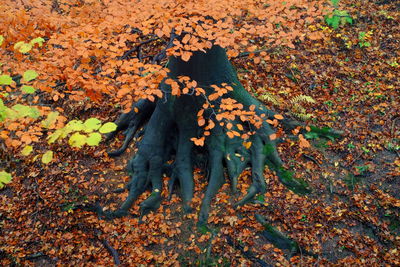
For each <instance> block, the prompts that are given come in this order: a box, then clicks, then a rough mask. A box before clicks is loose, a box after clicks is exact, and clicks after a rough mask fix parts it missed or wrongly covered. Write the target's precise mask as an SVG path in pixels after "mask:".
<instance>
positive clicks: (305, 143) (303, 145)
mask: <svg viewBox="0 0 400 267" xmlns="http://www.w3.org/2000/svg"><path fill="white" fill-rule="evenodd" d="M299 141H300V143H299V146H300V147H301V148H307V147H310V146H311V145H310V142H308V141H307V139H305V138H304V137H303V135H302V134H299Z"/></svg>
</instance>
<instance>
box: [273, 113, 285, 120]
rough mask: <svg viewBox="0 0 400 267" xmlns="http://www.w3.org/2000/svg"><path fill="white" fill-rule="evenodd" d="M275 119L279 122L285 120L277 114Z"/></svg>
mask: <svg viewBox="0 0 400 267" xmlns="http://www.w3.org/2000/svg"><path fill="white" fill-rule="evenodd" d="M274 118H275V119H277V120H283V116H282V115H281V114H275V115H274Z"/></svg>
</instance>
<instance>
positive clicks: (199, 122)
mask: <svg viewBox="0 0 400 267" xmlns="http://www.w3.org/2000/svg"><path fill="white" fill-rule="evenodd" d="M197 124H198V125H199V126H200V127H201V126H203V125H204V124H206V120H205V119H204V118H203V117H201V118H199V119H198V120H197Z"/></svg>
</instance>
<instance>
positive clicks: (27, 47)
mask: <svg viewBox="0 0 400 267" xmlns="http://www.w3.org/2000/svg"><path fill="white" fill-rule="evenodd" d="M14 49H15V50H18V51H19V52H21V53H24V54H25V53H28V52H29V51H31V50H32V45H31V44H27V43H25V42H23V41H21V42H18V43H16V44H15V45H14Z"/></svg>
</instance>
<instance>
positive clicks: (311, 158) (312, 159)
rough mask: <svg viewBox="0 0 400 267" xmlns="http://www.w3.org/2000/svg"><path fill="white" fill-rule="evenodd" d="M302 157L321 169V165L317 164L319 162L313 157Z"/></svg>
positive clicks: (304, 155)
mask: <svg viewBox="0 0 400 267" xmlns="http://www.w3.org/2000/svg"><path fill="white" fill-rule="evenodd" d="M303 157H305V158H306V159H309V160H311V161H312V162H314V163H315V164H316V165H317V166H318V167H320V168H321V164H319V162H318V161H317V160H316V159H315V158H314V157H313V156H310V155H307V154H303Z"/></svg>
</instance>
